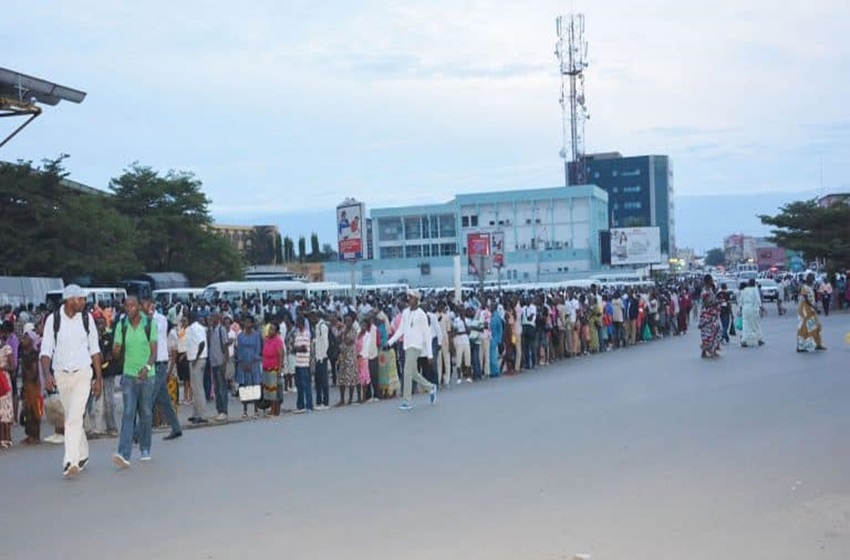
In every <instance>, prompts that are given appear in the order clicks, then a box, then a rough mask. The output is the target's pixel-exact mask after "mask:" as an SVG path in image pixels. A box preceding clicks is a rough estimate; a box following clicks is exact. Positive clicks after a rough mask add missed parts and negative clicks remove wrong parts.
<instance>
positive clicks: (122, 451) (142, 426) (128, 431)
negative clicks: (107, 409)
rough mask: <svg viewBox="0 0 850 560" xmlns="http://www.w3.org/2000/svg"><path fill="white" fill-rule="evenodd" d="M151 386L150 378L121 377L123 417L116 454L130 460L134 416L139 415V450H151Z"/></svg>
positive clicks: (152, 383)
mask: <svg viewBox="0 0 850 560" xmlns="http://www.w3.org/2000/svg"><path fill="white" fill-rule="evenodd" d="M153 386H154V380H153V379H151V378H150V377H149V378H147V379H145V380H144V381H142V380H141V379H138V378H137V377H130V376H129V375H123V376H121V392H122V393H123V397H124V399H123V400H124V416H123V418H122V419H121V437H120V439H119V440H118V454H119V455H121V456H122V457H124V458H125V459H127V460H128V461H129V460H130V456H131V454H132V452H133V428H134V425H135V420H136V414H137V413H138V415H139V448H140V449H141V450H142V451H150V450H151V423H152V422H153Z"/></svg>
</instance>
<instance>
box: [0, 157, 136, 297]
mask: <svg viewBox="0 0 850 560" xmlns="http://www.w3.org/2000/svg"><path fill="white" fill-rule="evenodd" d="M67 157H68V156H67V155H64V154H63V155H60V156H59V157H58V158H56V159H53V160H45V161H44V162H42V166H41V167H34V166H33V165H32V163H31V162H25V161H19V162H17V163H15V164H12V163H2V164H0V208H2V220H0V235H2V239H3V243H2V245H0V262H2V263H3V269H4V272H5V273H6V274H9V275H21V276H59V277H62V278H66V279H69V278H72V277H74V276H78V275H85V276H90V277H93V278H95V279H96V280H98V281H102V282H113V281H115V280H118V279H120V278H122V277H125V276H126V275H127V274H133V273H135V272H136V271H138V269H139V268H140V266H139V264H140V263H139V260H138V258H137V257H136V246H135V238H134V235H135V233H134V232H133V229H132V224H131V223H130V221H129V220H127V219H126V218H125V217H123V216H122V215H121V214H120V213H118V212H116V211H115V210H114V209H113V208H111V207H110V205H109V203H108V197H107V195H106V193H104V194H103V195H100V194H93V193H89V192H85V191H81V190H80V189H77V188H72V186H71V184H70V183H68V182H67V181H66V177H67V173H66V172H65V170H64V167H63V161H64V160H65V159H66V158H67Z"/></svg>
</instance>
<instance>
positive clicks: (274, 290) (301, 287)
mask: <svg viewBox="0 0 850 560" xmlns="http://www.w3.org/2000/svg"><path fill="white" fill-rule="evenodd" d="M307 286H308V284H306V283H305V282H299V281H297V280H266V281H262V280H261V281H251V282H216V283H214V284H210V285H209V286H207V287H206V288H204V291H203V293H202V295H201V297H202V298H203V299H204V300H206V301H208V302H213V301H217V300H225V301H228V302H230V303H231V304H234V303H237V302H240V301H246V300H249V299H253V298H259V299H260V303H261V305H265V304H266V302H267V301H269V300H272V299H274V300H280V299H291V298H294V297H301V296H304V295H306V294H307Z"/></svg>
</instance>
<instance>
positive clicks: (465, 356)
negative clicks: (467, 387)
mask: <svg viewBox="0 0 850 560" xmlns="http://www.w3.org/2000/svg"><path fill="white" fill-rule="evenodd" d="M455 365H456V366H457V370H458V374H457V376H458V377H460V376H461V375H462V374H461V368H462V367H467V368H468V367H471V366H472V351H471V350H470V349H469V341H463V342H461V341H458V340H457V339H455ZM470 371H471V370H470Z"/></svg>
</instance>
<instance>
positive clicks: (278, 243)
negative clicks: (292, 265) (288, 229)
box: [274, 232, 286, 264]
mask: <svg viewBox="0 0 850 560" xmlns="http://www.w3.org/2000/svg"><path fill="white" fill-rule="evenodd" d="M274 248H275V256H274V263H275V264H283V263H285V262H286V258H284V255H283V239H281V237H280V232H278V234H277V236H276V237H275V241H274Z"/></svg>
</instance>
